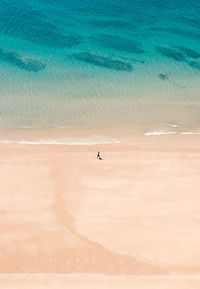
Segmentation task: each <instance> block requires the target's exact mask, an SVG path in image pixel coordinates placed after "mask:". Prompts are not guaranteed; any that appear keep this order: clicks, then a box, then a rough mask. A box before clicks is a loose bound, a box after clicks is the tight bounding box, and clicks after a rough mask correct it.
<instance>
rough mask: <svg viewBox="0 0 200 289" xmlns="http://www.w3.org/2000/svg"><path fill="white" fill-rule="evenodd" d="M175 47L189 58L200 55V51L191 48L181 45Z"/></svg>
mask: <svg viewBox="0 0 200 289" xmlns="http://www.w3.org/2000/svg"><path fill="white" fill-rule="evenodd" d="M175 47H176V48H177V49H179V50H180V51H181V52H183V53H184V54H185V55H186V56H188V57H190V58H199V57H200V53H199V52H197V51H195V50H193V49H191V48H187V47H185V46H181V45H177V46H175Z"/></svg>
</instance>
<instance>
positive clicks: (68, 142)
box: [0, 139, 120, 145]
mask: <svg viewBox="0 0 200 289" xmlns="http://www.w3.org/2000/svg"><path fill="white" fill-rule="evenodd" d="M0 143H1V144H31V145H97V144H114V143H115V144H116V143H120V141H118V140H115V139H111V140H105V141H103V140H102V141H92V140H91V141H76V142H75V141H73V140H68V141H57V140H40V141H38V142H36V141H26V140H21V141H15V140H0Z"/></svg>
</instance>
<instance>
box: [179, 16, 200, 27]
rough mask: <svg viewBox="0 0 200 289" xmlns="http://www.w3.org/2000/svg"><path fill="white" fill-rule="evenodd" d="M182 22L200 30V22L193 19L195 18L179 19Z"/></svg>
mask: <svg viewBox="0 0 200 289" xmlns="http://www.w3.org/2000/svg"><path fill="white" fill-rule="evenodd" d="M179 19H180V21H181V22H183V23H185V24H187V25H189V26H191V27H194V28H197V29H200V21H198V20H196V19H193V18H187V17H183V16H182V17H179Z"/></svg>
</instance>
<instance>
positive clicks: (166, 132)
mask: <svg viewBox="0 0 200 289" xmlns="http://www.w3.org/2000/svg"><path fill="white" fill-rule="evenodd" d="M176 133H178V132H177V131H162V130H159V131H148V132H145V133H144V135H146V136H153V135H168V134H176Z"/></svg>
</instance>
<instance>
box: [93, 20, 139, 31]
mask: <svg viewBox="0 0 200 289" xmlns="http://www.w3.org/2000/svg"><path fill="white" fill-rule="evenodd" d="M89 24H91V25H92V26H94V27H100V28H116V29H125V30H135V29H136V27H137V26H136V25H134V24H133V23H130V22H125V21H122V20H91V21H89Z"/></svg>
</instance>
